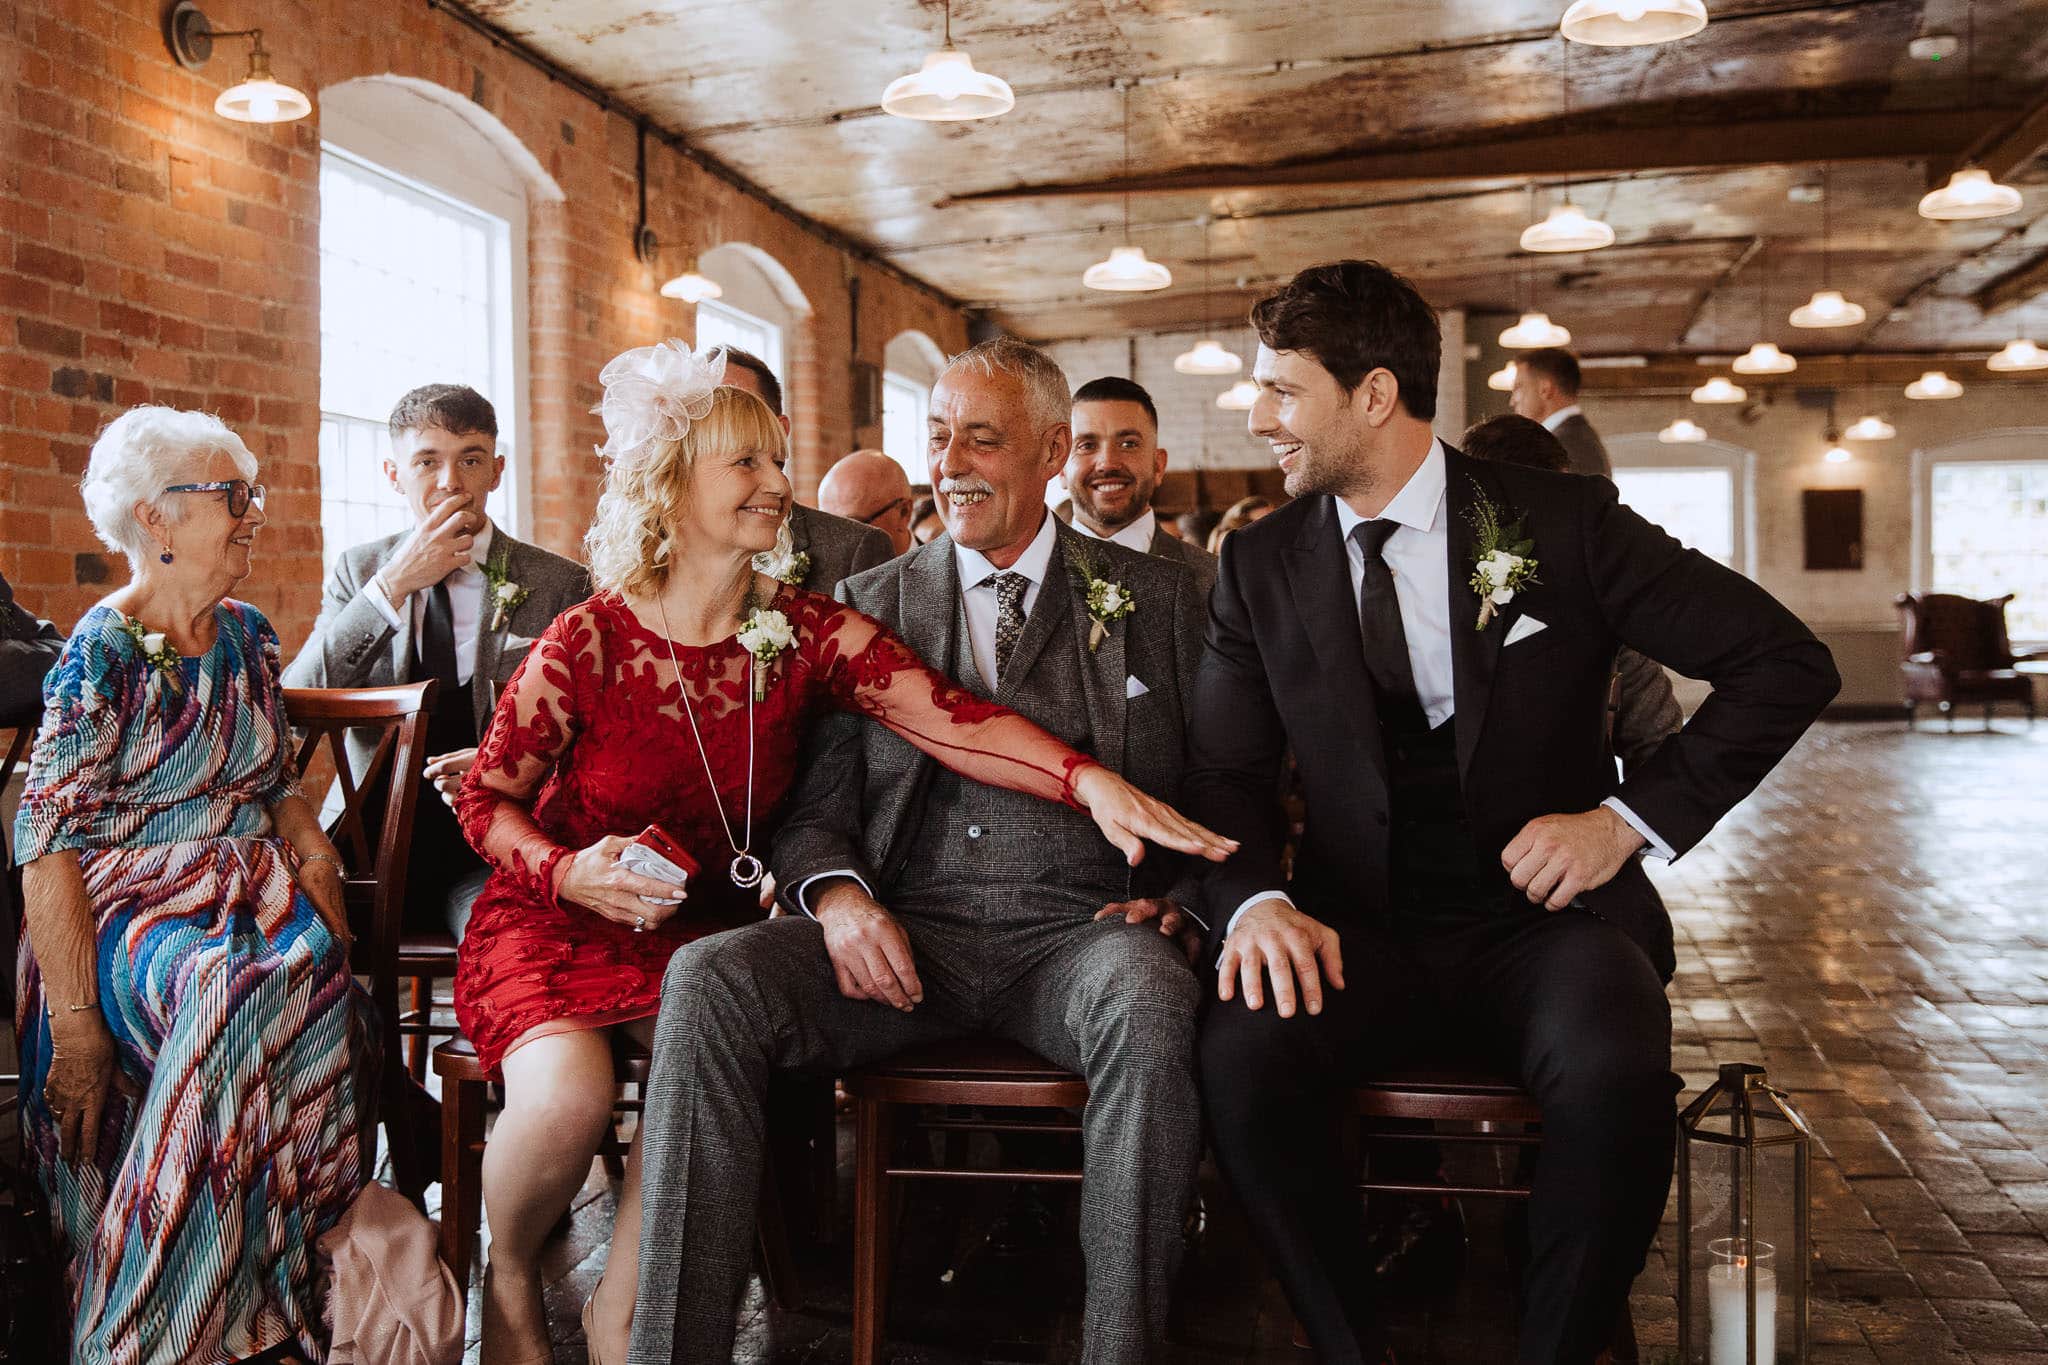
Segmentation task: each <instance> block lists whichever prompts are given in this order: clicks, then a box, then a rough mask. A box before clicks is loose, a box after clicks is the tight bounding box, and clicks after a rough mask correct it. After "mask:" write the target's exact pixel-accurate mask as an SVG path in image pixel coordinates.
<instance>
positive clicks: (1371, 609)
mask: <svg viewBox="0 0 2048 1365" xmlns="http://www.w3.org/2000/svg"><path fill="white" fill-rule="evenodd" d="M1400 525H1401V524H1400V523H1399V522H1397V521H1361V522H1360V523H1358V525H1357V526H1356V527H1354V528H1352V531H1351V537H1352V539H1354V540H1356V541H1357V542H1358V548H1359V549H1361V550H1363V551H1365V578H1364V581H1363V582H1362V583H1360V584H1359V591H1358V635H1359V639H1360V640H1361V641H1363V643H1364V645H1365V671H1366V672H1367V673H1368V674H1370V675H1371V677H1372V685H1373V690H1374V691H1375V692H1377V693H1378V694H1379V704H1380V710H1381V712H1382V713H1383V714H1384V715H1386V716H1389V717H1392V716H1394V715H1397V714H1401V715H1403V718H1404V719H1412V718H1413V716H1414V715H1417V714H1420V712H1421V703H1420V701H1418V700H1417V698H1416V692H1415V671H1414V669H1413V668H1412V667H1411V666H1410V665H1409V662H1408V632H1407V631H1405V630H1403V629H1402V628H1401V600H1400V598H1399V597H1397V596H1395V593H1394V573H1393V570H1391V569H1389V568H1388V567H1387V561H1386V559H1385V557H1384V555H1383V554H1382V551H1384V550H1385V549H1386V547H1387V538H1388V537H1389V536H1391V535H1393V534H1394V532H1395V531H1397V530H1399V529H1400Z"/></svg>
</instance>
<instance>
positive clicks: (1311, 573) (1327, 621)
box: [1286, 497, 1387, 784]
mask: <svg viewBox="0 0 2048 1365" xmlns="http://www.w3.org/2000/svg"><path fill="white" fill-rule="evenodd" d="M1286 564H1287V585H1288V587H1289V589H1291V590H1292V592H1293V595H1294V601H1295V605H1296V608H1297V611H1298V615H1299V619H1300V620H1301V621H1302V623H1303V625H1304V626H1305V627H1306V629H1307V632H1308V639H1309V646H1310V648H1312V649H1313V650H1314V651H1315V656H1316V663H1317V664H1318V665H1319V666H1320V667H1321V668H1322V671H1323V677H1324V679H1325V683H1326V691H1325V693H1324V695H1325V697H1326V698H1327V699H1328V700H1329V703H1330V704H1331V705H1332V706H1334V707H1335V708H1336V709H1338V710H1340V711H1342V712H1343V713H1344V715H1345V716H1346V717H1347V718H1348V719H1349V720H1350V722H1351V725H1352V728H1353V729H1354V731H1355V732H1356V738H1357V740H1358V747H1359V749H1360V750H1361V751H1362V752H1364V753H1365V754H1367V755H1368V756H1369V757H1370V758H1371V760H1372V763H1373V767H1374V770H1375V771H1376V772H1377V773H1378V774H1379V777H1380V781H1381V782H1382V784H1384V782H1385V781H1386V775H1387V756H1386V751H1385V749H1384V747H1383V746H1382V745H1381V743H1380V735H1379V711H1378V708H1377V707H1375V706H1374V704H1373V693H1372V680H1371V679H1370V678H1369V677H1367V676H1366V672H1365V646H1364V643H1363V641H1362V639H1361V638H1360V636H1359V633H1358V602H1357V599H1356V598H1354V597H1353V596H1352V592H1351V565H1350V563H1349V561H1348V559H1347V557H1346V554H1345V550H1344V542H1343V539H1342V536H1341V535H1340V533H1339V531H1338V529H1337V508H1336V503H1335V501H1334V500H1333V499H1331V498H1328V497H1323V498H1321V499H1320V500H1319V505H1318V506H1317V508H1316V509H1315V511H1314V512H1313V513H1311V514H1310V515H1309V516H1307V517H1305V518H1304V519H1303V520H1302V525H1301V531H1300V533H1299V534H1298V535H1297V536H1296V537H1295V540H1294V544H1293V545H1291V546H1289V547H1288V551H1287V558H1286Z"/></svg>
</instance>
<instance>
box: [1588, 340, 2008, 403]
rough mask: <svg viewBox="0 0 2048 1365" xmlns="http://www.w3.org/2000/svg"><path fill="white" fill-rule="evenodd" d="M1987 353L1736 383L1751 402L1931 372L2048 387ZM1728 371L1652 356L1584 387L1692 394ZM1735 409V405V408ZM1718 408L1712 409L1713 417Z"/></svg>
mask: <svg viewBox="0 0 2048 1365" xmlns="http://www.w3.org/2000/svg"><path fill="white" fill-rule="evenodd" d="M1990 354H1991V352H1990V351H1989V350H1986V349H1978V350H1969V351H1878V352H1863V353H1861V354H1858V355H1839V354H1838V355H1808V356H1800V357H1799V368H1798V369H1796V370H1794V371H1793V372H1792V373H1791V374H1779V375H1737V376H1735V382H1736V383H1738V384H1740V385H1742V387H1743V388H1745V389H1747V390H1749V393H1750V396H1751V397H1752V398H1758V397H1761V396H1762V395H1763V394H1764V393H1766V392H1776V393H1779V394H1780V395H1784V394H1789V393H1790V392H1791V391H1792V390H1794V389H1855V388H1895V389H1896V388H1903V387H1905V386H1906V385H1907V384H1909V383H1911V382H1912V381H1913V380H1915V379H1918V378H1919V377H1920V376H1921V374H1922V373H1923V372H1925V371H1927V370H1946V371H1948V374H1949V377H1950V378H1952V379H1958V380H1961V381H1962V382H1963V383H1964V384H1965V385H1969V384H1977V383H1999V384H2008V383H2023V384H2035V385H2040V384H2048V371H2040V372H2036V373H2033V374H1994V373H1992V372H1991V371H1989V370H1987V369H1985V368H1984V359H1985V357H1986V356H1989V355H1990ZM1725 372H1726V367H1725V366H1721V367H1716V366H1712V365H1702V364H1700V363H1699V362H1698V361H1697V360H1696V359H1695V358H1693V357H1692V356H1653V357H1651V358H1650V360H1649V363H1647V364H1644V365H1628V366H1604V365H1603V366H1591V365H1589V366H1587V367H1586V370H1585V374H1584V376H1583V387H1584V389H1585V391H1586V392H1588V393H1607V394H1690V393H1691V392H1692V390H1693V389H1695V388H1697V387H1698V386H1699V385H1701V384H1704V383H1706V382H1707V379H1708V377H1709V376H1710V375H1715V374H1722V373H1725ZM1731 406H1732V405H1731ZM1712 410H1713V409H1712V408H1708V409H1707V411H1709V412H1711V411H1712Z"/></svg>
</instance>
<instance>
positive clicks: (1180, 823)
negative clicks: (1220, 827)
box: [1074, 764, 1237, 867]
mask: <svg viewBox="0 0 2048 1365" xmlns="http://www.w3.org/2000/svg"><path fill="white" fill-rule="evenodd" d="M1074 798H1075V799H1076V800H1077V801H1079V802H1080V803H1081V804H1082V805H1083V806H1086V807H1087V808H1088V813H1089V814H1090V815H1092V816H1094V817H1095V825H1096V828H1098V829H1100V830H1101V831H1102V837H1103V838H1105V839H1107V840H1109V841H1110V842H1111V843H1112V844H1115V845H1116V846H1117V847H1118V848H1120V849H1122V850H1123V853H1124V858H1125V860H1126V861H1128V862H1129V863H1130V865H1131V866H1132V867H1136V866H1137V865H1138V863H1139V862H1140V861H1141V860H1142V859H1143V858H1144V856H1145V841H1146V840H1147V839H1150V840H1151V841H1152V842H1153V843H1155V844H1159V845H1161V846H1163V847H1165V848H1171V849H1175V850H1177V851H1179V852H1181V853H1195V854H1200V855H1201V856H1202V857H1204V858H1207V859H1208V860H1209V861H1210V862H1212V863H1220V862H1222V861H1223V860H1224V859H1225V858H1228V857H1229V856H1230V855H1231V854H1233V853H1235V852H1236V851H1237V840H1235V839H1226V838H1224V837H1223V836H1222V835H1220V834H1218V833H1216V832H1215V831H1214V830H1209V829H1204V828H1203V827H1202V826H1200V825H1198V824H1196V823H1195V822H1194V821H1192V820H1190V819H1188V818H1187V817H1186V816H1185V815H1182V814H1181V813H1180V812H1179V811H1177V810H1175V809H1174V808H1173V807H1172V806H1169V805H1167V804H1166V803H1165V802H1164V801H1161V800H1159V799H1158V798H1157V797H1153V796H1147V795H1146V794H1145V793H1144V792H1141V791H1139V790H1138V789H1137V788H1136V787H1134V786H1132V785H1131V784H1130V783H1128V782H1126V781H1124V779H1123V778H1121V777H1119V776H1117V775H1116V774H1115V773H1113V772H1111V771H1110V770H1109V769H1107V768H1105V767H1103V766H1102V765H1101V764H1095V765H1093V766H1091V767H1088V768H1085V769H1083V770H1082V771H1081V773H1080V775H1079V776H1077V777H1075V779H1074Z"/></svg>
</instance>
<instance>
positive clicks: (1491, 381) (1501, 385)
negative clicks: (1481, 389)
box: [1486, 360, 1515, 393]
mask: <svg viewBox="0 0 2048 1365" xmlns="http://www.w3.org/2000/svg"><path fill="white" fill-rule="evenodd" d="M1486 387H1487V388H1489V389H1492V390H1493V391H1494V392H1495V393H1506V392H1508V391H1509V390H1510V389H1512V388H1514V387H1515V362H1514V361H1512V360H1510V361H1509V362H1508V363H1507V364H1505V365H1503V366H1501V367H1500V368H1499V369H1497V370H1495V371H1494V372H1493V373H1492V374H1490V375H1488V376H1486Z"/></svg>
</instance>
